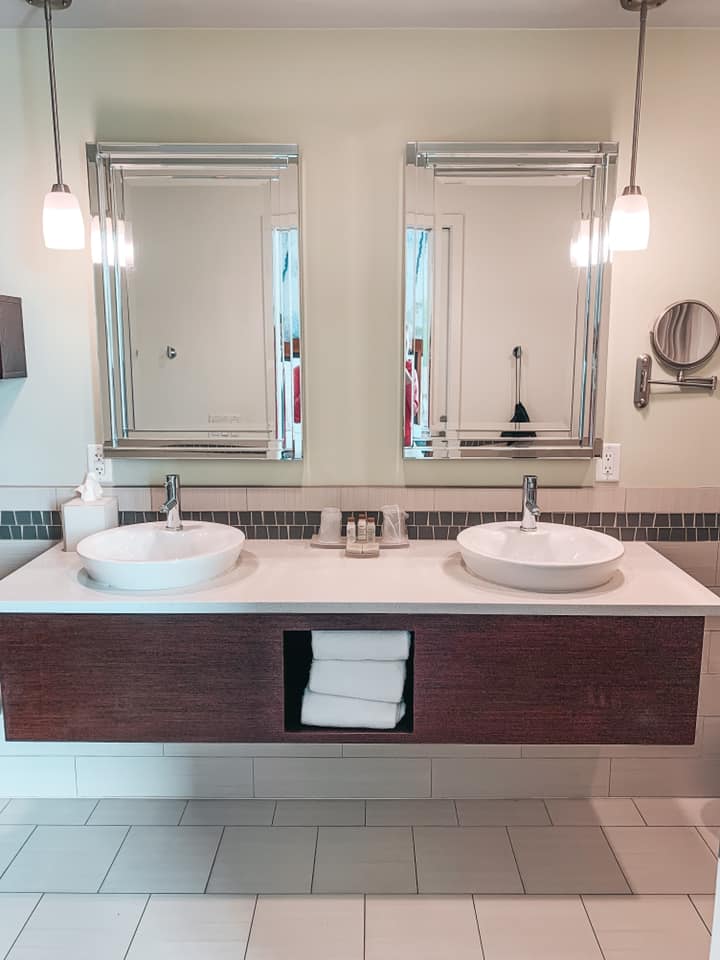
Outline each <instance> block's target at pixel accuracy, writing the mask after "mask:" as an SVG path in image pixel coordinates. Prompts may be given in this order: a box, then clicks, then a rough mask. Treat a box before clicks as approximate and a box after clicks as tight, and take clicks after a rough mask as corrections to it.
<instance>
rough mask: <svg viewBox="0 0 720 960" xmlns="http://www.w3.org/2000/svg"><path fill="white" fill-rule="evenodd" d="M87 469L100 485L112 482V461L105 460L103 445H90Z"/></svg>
mask: <svg viewBox="0 0 720 960" xmlns="http://www.w3.org/2000/svg"><path fill="white" fill-rule="evenodd" d="M87 468H88V470H91V471H92V472H93V473H94V474H95V476H96V477H97V478H98V480H99V481H100V483H107V482H108V481H110V480H112V461H110V460H106V459H105V454H104V452H103V445H102V444H101V443H89V444H88V448H87Z"/></svg>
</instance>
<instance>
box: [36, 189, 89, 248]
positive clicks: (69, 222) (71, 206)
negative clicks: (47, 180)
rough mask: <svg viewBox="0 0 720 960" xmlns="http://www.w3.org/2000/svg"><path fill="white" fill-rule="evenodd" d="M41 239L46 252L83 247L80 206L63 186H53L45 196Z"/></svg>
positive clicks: (83, 230) (83, 228)
mask: <svg viewBox="0 0 720 960" xmlns="http://www.w3.org/2000/svg"><path fill="white" fill-rule="evenodd" d="M43 237H44V239H45V246H46V247H47V248H48V250H82V249H83V247H84V246H85V224H84V223H83V217H82V212H81V210H80V204H79V203H78V200H77V197H76V196H75V195H74V194H72V193H70V191H69V190H68V188H67V187H65V186H64V185H58V184H55V186H54V187H53V188H52V190H51V191H50V193H48V194H46V195H45V203H44V205H43Z"/></svg>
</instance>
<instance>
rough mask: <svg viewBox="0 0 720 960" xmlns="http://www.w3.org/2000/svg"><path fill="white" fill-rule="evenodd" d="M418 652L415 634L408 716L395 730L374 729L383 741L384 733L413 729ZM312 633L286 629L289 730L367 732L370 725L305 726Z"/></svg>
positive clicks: (285, 684) (408, 684)
mask: <svg viewBox="0 0 720 960" xmlns="http://www.w3.org/2000/svg"><path fill="white" fill-rule="evenodd" d="M414 652H415V638H414V636H413V635H412V634H411V642H410V656H409V657H408V661H407V677H406V680H405V688H404V692H403V699H404V700H405V716H404V717H403V718H402V720H401V721H400V723H399V724H398V725H397V726H396V727H394V728H393V729H392V730H372V731H371V732H372V734H373V737H375V736H377V739H378V740H382V738H383V737H384V736H388V735H393V736H394V737H397V735H398V734H403V733H406V734H408V735H410V734H412V732H413V692H414V683H413V660H414ZM312 658H313V653H312V633H311V632H310V631H309V630H285V631H284V632H283V690H284V696H285V721H284V728H285V732H286V733H300V732H305V733H308V734H311V733H315V734H322V733H337V732H339V731H340V732H343V733H348V734H352V733H363V732H368V731H367V728H358V727H315V726H312V727H310V726H305V725H304V724H302V723H301V722H300V714H301V709H302V698H303V692H304V690H305V687H306V686H307V684H308V678H309V676H310V665H311V663H312Z"/></svg>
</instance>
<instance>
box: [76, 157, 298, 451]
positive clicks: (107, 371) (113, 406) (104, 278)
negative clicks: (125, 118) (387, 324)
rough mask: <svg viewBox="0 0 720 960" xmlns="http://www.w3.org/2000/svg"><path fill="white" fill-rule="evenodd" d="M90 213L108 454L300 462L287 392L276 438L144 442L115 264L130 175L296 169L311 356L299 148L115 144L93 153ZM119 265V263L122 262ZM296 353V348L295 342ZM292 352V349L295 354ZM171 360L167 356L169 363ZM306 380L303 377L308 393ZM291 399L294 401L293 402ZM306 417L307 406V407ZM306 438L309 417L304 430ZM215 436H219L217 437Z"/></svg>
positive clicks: (188, 436)
mask: <svg viewBox="0 0 720 960" xmlns="http://www.w3.org/2000/svg"><path fill="white" fill-rule="evenodd" d="M86 159H87V170H88V188H89V194H90V213H91V216H92V217H93V218H96V219H97V222H98V232H99V238H98V245H99V247H100V249H101V262H99V263H95V264H94V265H93V272H94V277H95V301H96V313H97V318H98V347H99V351H98V352H99V362H100V377H101V383H102V382H103V381H104V383H105V385H106V387H105V390H104V391H102V393H103V397H102V401H103V423H104V429H105V442H104V452H105V455H106V456H108V457H120V458H141V459H173V460H177V459H193V460H226V459H240V460H288V461H292V460H299V459H302V454H301V452H298V451H297V449H296V448H294V447H293V443H292V440H291V441H290V442H287V440H286V439H284V437H287V429H286V428H285V427H286V425H285V424H284V420H283V417H284V418H285V420H286V419H287V409H286V408H288V407H291V406H292V401H291V399H290V400H288V397H286V396H285V392H284V388H283V386H282V385H279V386H277V393H278V395H279V398H280V399H279V401H278V405H277V410H276V414H277V422H278V428H277V437H276V439H267V437H265V436H257V435H253V434H251V433H248V432H247V431H245V432H240V431H234V430H226V429H219V430H217V431H214V430H208V431H202V432H200V431H182V432H178V433H177V434H176V435H173V434H172V432H171V431H166V432H160V431H153V434H157V435H150V436H142V435H141V434H142V432H141V431H136V430H134V429H133V427H132V410H131V404H130V399H129V398H130V397H131V394H132V383H131V382H130V379H131V378H130V375H129V371H128V369H127V367H126V357H125V353H126V346H125V344H126V330H125V328H124V325H126V320H125V316H124V314H125V302H126V299H127V293H126V290H125V278H124V276H123V274H124V270H123V269H121V266H122V265H121V264H120V263H119V260H120V257H119V256H118V257H116V258H113V257H109V256H108V250H111V249H114V245H115V238H116V237H118V236H122V234H118V223H119V222H121V220H122V205H121V200H120V197H119V190H118V185H117V176H118V174H119V172H120V171H122V170H124V169H135V168H137V169H145V170H147V169H157V168H161V167H164V168H175V169H178V170H181V169H183V168H186V169H187V168H191V167H192V168H198V167H202V168H203V169H205V168H207V169H208V170H216V171H217V175H220V174H221V171H222V172H224V173H227V172H228V171H236V170H239V169H240V168H243V167H245V168H252V169H253V170H255V169H258V168H259V169H261V170H262V171H263V172H265V171H266V172H267V176H268V177H270V176H271V175H272V171H280V170H285V169H288V168H289V167H295V168H296V169H298V210H297V214H298V230H299V231H300V237H301V240H300V250H299V260H300V290H299V298H300V351H301V354H302V355H304V342H303V341H304V336H303V332H304V331H303V314H304V301H303V289H302V286H303V284H302V265H303V255H302V211H301V207H302V202H301V193H300V188H301V178H300V175H299V164H300V154H299V148H298V146H297V144H211V143H115V142H101V143H88V144H87V145H86ZM116 261H118V262H116ZM291 345H292V340H291ZM291 349H292V346H291ZM169 355H170V354H168V356H169ZM303 380H304V378H302V377H301V381H300V382H301V392H302V383H303ZM288 396H289V394H288ZM302 409H303V414H304V404H302ZM301 427H302V430H303V431H304V417H303V423H302V425H301ZM212 433H215V434H216V436H211V434H212Z"/></svg>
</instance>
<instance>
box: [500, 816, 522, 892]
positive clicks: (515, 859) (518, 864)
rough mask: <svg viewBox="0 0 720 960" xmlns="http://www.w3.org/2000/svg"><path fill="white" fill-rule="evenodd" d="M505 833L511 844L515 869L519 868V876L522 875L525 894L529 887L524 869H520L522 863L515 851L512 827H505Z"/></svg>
mask: <svg viewBox="0 0 720 960" xmlns="http://www.w3.org/2000/svg"><path fill="white" fill-rule="evenodd" d="M505 834H506V836H507V838H508V843H509V844H510V852H511V853H512V855H513V860H514V861H515V869H516V870H517V872H518V876H519V877H520V883H521V884H522V890H523V894H527V889H526V887H525V878H524V877H523V875H522V871H521V870H520V863H519V861H518V858H517V854H516V853H515V847H514V846H513V842H512V837H511V836H510V827H505Z"/></svg>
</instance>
